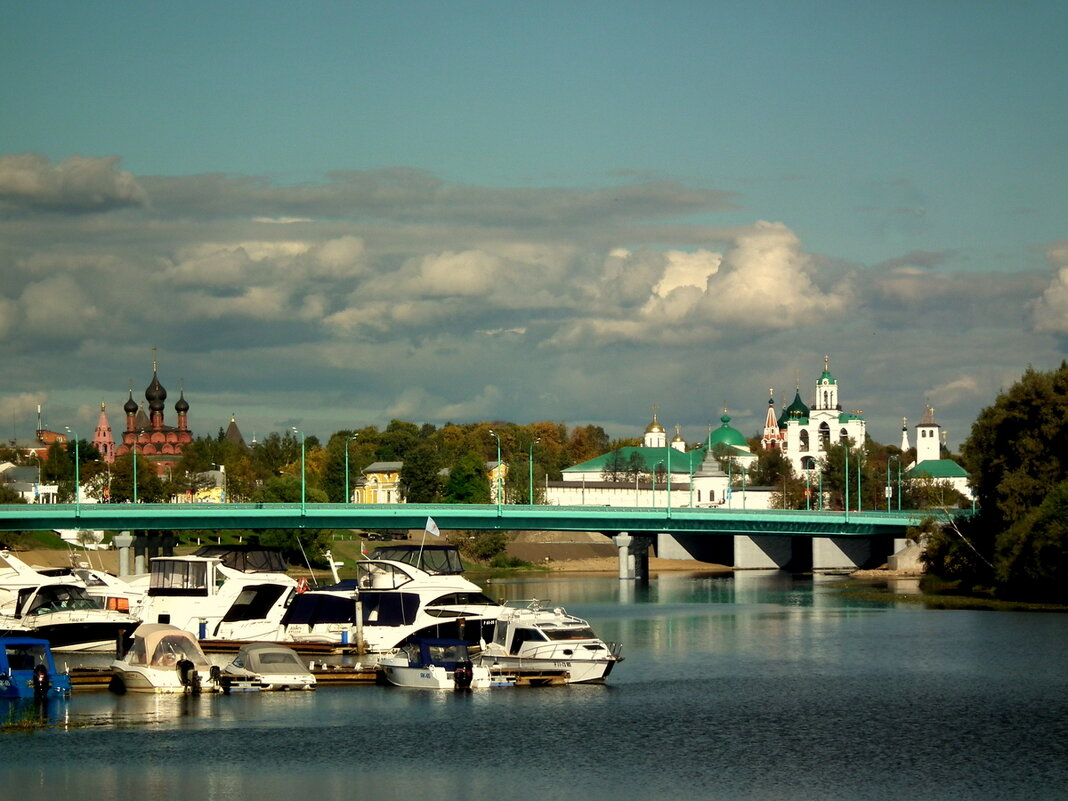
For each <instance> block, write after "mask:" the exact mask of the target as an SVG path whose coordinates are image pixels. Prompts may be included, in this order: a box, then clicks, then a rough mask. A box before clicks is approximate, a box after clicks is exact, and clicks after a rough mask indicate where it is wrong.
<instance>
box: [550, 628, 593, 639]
mask: <svg viewBox="0 0 1068 801" xmlns="http://www.w3.org/2000/svg"><path fill="white" fill-rule="evenodd" d="M542 633H543V634H545V636H546V637H548V638H549V639H550V640H594V639H596V638H597V635H596V634H594V633H593V629H591V628H590V627H588V626H577V627H575V628H557V627H552V626H546V627H545V628H544V629H542Z"/></svg>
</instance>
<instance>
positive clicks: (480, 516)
mask: <svg viewBox="0 0 1068 801" xmlns="http://www.w3.org/2000/svg"><path fill="white" fill-rule="evenodd" d="M932 514H933V515H938V516H944V515H942V513H940V512H933V511H931V510H926V511H902V512H896V511H892V512H884V511H865V512H855V511H853V512H842V511H815V510H813V511H806V510H777V509H763V510H748V511H747V510H744V509H689V508H675V509H671V510H670V511H669V510H667V509H664V508H655V509H654V508H646V507H608V506H596V507H591V506H519V505H515V506H513V505H502V506H497V505H493V504H487V505H476V504H391V505H384V504H348V505H347V504H310V503H309V504H299V503H290V504H269V503H263V504H236V503H235V504H206V503H194V504H182V503H162V504H84V503H83V504H81V505H75V504H54V505H52V504H27V505H21V504H19V505H4V506H0V531H50V530H55V529H103V530H138V529H171V530H189V529H273V528H281V529H286V528H289V529H293V528H308V529H325V528H337V529H352V528H359V529H417V530H418V529H422V528H423V527H424V526H425V525H426V519H427V517H433V518H434V520H435V522H436V523H437V524H438V526H439V528H441V529H445V530H449V529H456V530H475V531H477V530H483V531H485V530H489V531H494V530H497V531H602V532H620V531H628V532H631V533H635V534H645V533H660V532H669V533H675V534H713V535H715V534H720V535H733V534H754V535H771V536H776V535H778V536H809V537H826V536H861V537H862V536H872V535H876V534H888V535H893V536H902V535H903V533H904V530H905V529H906V528H907V527H908V526H915V525H918V524H919V523H920V522H921V520H923V518H924V517H928V516H931V515H932Z"/></svg>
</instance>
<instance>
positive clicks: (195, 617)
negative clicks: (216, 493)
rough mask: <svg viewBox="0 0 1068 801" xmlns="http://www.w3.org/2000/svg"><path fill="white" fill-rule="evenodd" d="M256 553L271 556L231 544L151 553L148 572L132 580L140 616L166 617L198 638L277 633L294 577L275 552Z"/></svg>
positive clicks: (257, 636)
mask: <svg viewBox="0 0 1068 801" xmlns="http://www.w3.org/2000/svg"><path fill="white" fill-rule="evenodd" d="M227 553H230V554H243V555H241V556H236V555H235V556H232V557H231V556H227ZM261 553H266V554H271V555H272V556H273V557H275V558H274V559H268V558H266V557H265V558H264V560H260V561H256V562H253V561H251V560H249V559H248V558H247V552H242V551H234V550H233V549H230V550H229V551H228V552H226V553H224V552H222V551H210V552H208V551H205V550H204V549H201V550H200V551H198V552H197V554H196V555H193V556H157V557H155V558H153V559H152V560H151V561H150V563H149V571H150V572H149V574H148V575H147V576H139V577H137V578H136V579H134V580H132V581H131V586H133V587H135V588H136V587H140V588H142V589H143V591H144V595H145V599H144V604H143V606H142V607H141V618H142V620H144V622H146V623H168V624H170V625H172V626H177V627H178V628H180V629H184V630H185V631H188V632H192V633H194V634H196V635H197V636H198V637H200V638H201V639H219V640H272V639H276V638H277V632H278V627H279V625H280V623H281V620H282V615H283V614H284V612H285V610H286V606H287V605H288V604H289V602H290V599H291V598H292V597H293V596H294V595H295V594H296V589H297V581H296V580H295V579H293V578H292V577H291V576H288V575H286V573H285V564H284V563H283V562H282V561H281V557H280V556H279V555H278V554H274V553H272V552H261ZM231 565H236V566H231ZM242 568H245V569H242Z"/></svg>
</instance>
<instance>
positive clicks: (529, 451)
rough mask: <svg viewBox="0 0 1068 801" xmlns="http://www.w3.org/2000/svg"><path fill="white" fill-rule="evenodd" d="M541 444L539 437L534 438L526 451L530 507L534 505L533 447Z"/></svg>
mask: <svg viewBox="0 0 1068 801" xmlns="http://www.w3.org/2000/svg"><path fill="white" fill-rule="evenodd" d="M539 442H541V437H534V439H532V440H531V441H530V447H529V448H528V449H527V468H528V469H529V470H530V476H529V477H528V478H527V484H528V486H529V489H530V505H531V506H533V505H534V445H535V444H537V443H539Z"/></svg>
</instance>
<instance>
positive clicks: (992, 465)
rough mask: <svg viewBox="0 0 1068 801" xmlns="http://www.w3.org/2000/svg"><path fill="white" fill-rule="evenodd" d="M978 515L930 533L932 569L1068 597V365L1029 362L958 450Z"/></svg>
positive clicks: (974, 581) (1026, 592) (1008, 593)
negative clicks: (1043, 367) (1045, 368)
mask: <svg viewBox="0 0 1068 801" xmlns="http://www.w3.org/2000/svg"><path fill="white" fill-rule="evenodd" d="M961 452H962V454H963V456H964V460H965V466H966V467H967V469H968V471H969V472H970V474H971V481H972V485H973V486H974V487H975V491H976V494H977V499H978V504H979V512H978V514H977V515H976V517H975V518H974V519H972V520H970V521H967V522H965V523H962V524H960V525H958V526H956V527H948V528H943V529H941V530H940V531H938V532H936V533H934V534H933V535H932V536H931V537H930V540H929V543H928V546H927V550H926V554H925V560H926V562H927V566H928V570H929V571H930V572H932V573H934V574H936V575H939V576H942V577H944V578H947V579H953V580H956V581H959V582H960V583H961V586H962V587H964V588H965V589H971V588H981V587H986V588H992V589H993V590H994V591H995V592H996V593H998V594H999V595H1002V596H1004V597H1009V598H1022V599H1034V600H1048V601H1058V602H1065V601H1068V364H1066V363H1064V362H1062V363H1061V366H1060V367H1059V368H1058V369H1056V370H1053V371H1049V372H1039V371H1036V370H1034V369H1032V368H1028V369H1027V372H1025V373H1024V375H1023V377H1022V378H1021V379H1020V380H1019V381H1017V382H1016V383H1015V384H1013V385H1012V386H1011V387H1010V388H1009V389H1008V390H1006V391H1004V392H1002V393H1001V394H1000V395H998V397H997V399H996V400H995V401H994V403H993V405H991V406H988V407H987V408H985V409H983V410H982V412H980V414H979V417H978V418H977V419H976V421H975V423H974V424H973V425H972V430H971V433H970V435H969V437H968V439H967V440H966V441H965V443H964V445H963V446H962V448H961Z"/></svg>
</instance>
